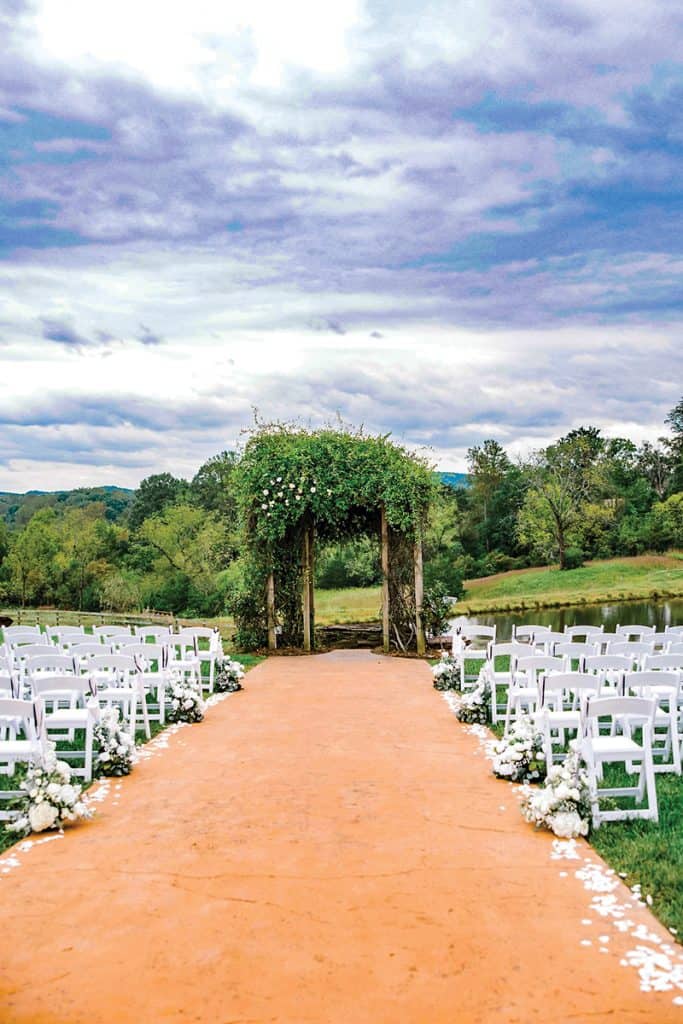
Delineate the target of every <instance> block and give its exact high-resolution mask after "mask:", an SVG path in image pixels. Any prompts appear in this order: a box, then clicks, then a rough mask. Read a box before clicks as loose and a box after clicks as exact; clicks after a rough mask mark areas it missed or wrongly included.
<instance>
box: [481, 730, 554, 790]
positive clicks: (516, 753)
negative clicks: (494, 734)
mask: <svg viewBox="0 0 683 1024" xmlns="http://www.w3.org/2000/svg"><path fill="white" fill-rule="evenodd" d="M493 754H494V758H493V774H494V775H496V776H497V777H498V778H499V779H510V781H511V782H538V781H540V780H541V779H542V778H544V777H545V771H546V764H545V753H544V751H543V734H542V733H541V732H540V731H539V729H538V727H537V726H536V725H535V724H534V721H533V719H532V718H531V717H530V716H529V715H522V716H521V717H520V718H516V719H515V720H514V721H513V722H512V725H511V726H510V730H509V732H508V734H507V736H504V737H503V739H502V740H499V741H498V743H496V744H495V745H494V747H493Z"/></svg>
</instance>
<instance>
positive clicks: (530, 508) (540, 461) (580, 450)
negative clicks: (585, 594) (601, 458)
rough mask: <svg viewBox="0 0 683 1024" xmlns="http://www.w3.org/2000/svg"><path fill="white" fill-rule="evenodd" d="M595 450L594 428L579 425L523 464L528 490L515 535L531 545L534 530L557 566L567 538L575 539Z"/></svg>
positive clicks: (588, 491) (564, 553) (563, 559)
mask: <svg viewBox="0 0 683 1024" xmlns="http://www.w3.org/2000/svg"><path fill="white" fill-rule="evenodd" d="M599 451H600V448H599V446H598V444H597V437H596V429H595V428H580V429H579V430H575V431H572V432H571V433H570V434H568V435H567V436H566V437H564V438H560V440H559V441H558V442H557V443H556V444H554V445H550V447H548V448H546V449H544V450H541V451H539V452H537V453H536V454H535V456H534V457H533V458H532V460H531V461H530V463H529V464H528V465H527V467H526V473H527V477H528V480H529V484H530V493H529V494H527V496H526V499H525V502H524V505H523V507H522V510H521V512H520V515H519V517H518V536H519V539H520V540H521V541H522V543H525V544H528V545H529V546H530V547H532V549H533V547H534V545H535V544H536V545H537V544H538V542H537V541H534V535H535V533H536V532H537V533H538V534H539V536H543V538H544V546H546V547H547V548H549V549H550V551H552V554H553V555H556V556H557V558H558V560H559V563H560V569H564V568H566V562H567V549H568V547H569V546H570V544H569V542H570V538H572V537H573V539H574V540H573V542H574V543H575V538H576V530H577V527H578V525H579V523H580V520H581V513H582V508H583V506H584V505H585V503H586V502H587V501H588V500H589V497H590V494H591V488H592V486H593V484H594V476H593V468H594V464H595V461H596V459H597V457H598V454H599ZM549 540H551V541H552V543H551V544H548V541H549Z"/></svg>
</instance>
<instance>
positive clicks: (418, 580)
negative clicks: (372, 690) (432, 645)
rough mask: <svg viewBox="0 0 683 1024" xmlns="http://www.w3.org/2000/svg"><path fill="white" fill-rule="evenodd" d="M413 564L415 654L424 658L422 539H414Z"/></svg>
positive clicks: (425, 646)
mask: <svg viewBox="0 0 683 1024" xmlns="http://www.w3.org/2000/svg"><path fill="white" fill-rule="evenodd" d="M413 562H414V567H415V634H416V639H417V653H418V654H419V655H420V656H424V654H425V652H426V650H427V644H426V642H425V629H424V622H423V620H422V606H423V603H424V580H423V576H422V539H421V537H416V538H415V547H414V548H413Z"/></svg>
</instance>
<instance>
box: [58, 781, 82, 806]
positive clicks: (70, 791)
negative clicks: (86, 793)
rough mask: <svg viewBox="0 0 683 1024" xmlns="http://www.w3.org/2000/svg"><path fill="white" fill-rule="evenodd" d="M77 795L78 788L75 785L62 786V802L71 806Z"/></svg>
mask: <svg viewBox="0 0 683 1024" xmlns="http://www.w3.org/2000/svg"><path fill="white" fill-rule="evenodd" d="M77 796H78V794H77V793H76V790H75V789H74V787H73V786H69V785H66V786H62V788H61V789H60V791H59V800H60V803H63V804H66V805H67V807H70V806H71V804H73V803H75V801H76V797H77Z"/></svg>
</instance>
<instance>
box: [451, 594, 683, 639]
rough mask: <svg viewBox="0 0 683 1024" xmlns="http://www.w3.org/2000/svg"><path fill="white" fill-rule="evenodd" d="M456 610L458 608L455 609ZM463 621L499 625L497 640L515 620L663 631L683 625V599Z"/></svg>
mask: <svg viewBox="0 0 683 1024" xmlns="http://www.w3.org/2000/svg"><path fill="white" fill-rule="evenodd" d="M456 610H457V609H456ZM462 621H467V622H469V623H473V622H478V623H480V624H481V625H485V626H494V625H495V626H496V627H497V631H496V639H497V640H499V641H504V640H509V639H510V637H511V636H512V626H513V623H514V624H515V625H517V626H521V625H527V624H529V623H533V624H537V625H539V626H550V628H551V629H552V630H556V631H557V632H562V630H563V629H564V628H565V626H575V625H581V626H604V627H605V632H606V633H613V632H614V629H615V627H616V626H634V625H640V626H655V627H656V629H657V631H658V632H659V631H662V630H664V628H665V627H666V626H680V625H683V598H674V599H673V600H670V601H625V602H623V603H621V604H620V603H617V604H587V605H572V606H571V607H564V608H542V609H536V610H533V609H532V610H529V611H524V612H490V613H489V612H480V613H479V614H478V615H469V616H462Z"/></svg>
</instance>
